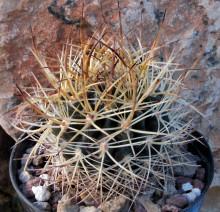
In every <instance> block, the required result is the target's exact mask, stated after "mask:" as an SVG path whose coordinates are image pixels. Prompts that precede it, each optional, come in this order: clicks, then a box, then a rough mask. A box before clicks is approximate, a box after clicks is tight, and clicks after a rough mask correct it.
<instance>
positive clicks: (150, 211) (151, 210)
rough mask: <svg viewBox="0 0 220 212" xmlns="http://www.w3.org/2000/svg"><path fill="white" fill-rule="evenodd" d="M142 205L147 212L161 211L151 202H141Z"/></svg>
mask: <svg viewBox="0 0 220 212" xmlns="http://www.w3.org/2000/svg"><path fill="white" fill-rule="evenodd" d="M142 205H143V206H144V208H145V210H146V211H147V212H160V211H161V208H160V206H159V205H157V204H154V203H153V202H152V201H151V200H149V201H145V202H142Z"/></svg>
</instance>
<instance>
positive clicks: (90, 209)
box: [80, 206, 102, 212]
mask: <svg viewBox="0 0 220 212" xmlns="http://www.w3.org/2000/svg"><path fill="white" fill-rule="evenodd" d="M80 212H102V211H101V210H100V209H97V208H96V207H95V206H90V207H84V208H82V209H81V210H80Z"/></svg>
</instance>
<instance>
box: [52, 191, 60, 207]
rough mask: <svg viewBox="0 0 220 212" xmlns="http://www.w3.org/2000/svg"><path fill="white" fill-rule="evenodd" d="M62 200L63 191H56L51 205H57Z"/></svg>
mask: <svg viewBox="0 0 220 212" xmlns="http://www.w3.org/2000/svg"><path fill="white" fill-rule="evenodd" d="M61 198H62V192H61V191H56V192H53V193H51V197H50V204H51V205H54V204H57V203H58V201H59V200H61Z"/></svg>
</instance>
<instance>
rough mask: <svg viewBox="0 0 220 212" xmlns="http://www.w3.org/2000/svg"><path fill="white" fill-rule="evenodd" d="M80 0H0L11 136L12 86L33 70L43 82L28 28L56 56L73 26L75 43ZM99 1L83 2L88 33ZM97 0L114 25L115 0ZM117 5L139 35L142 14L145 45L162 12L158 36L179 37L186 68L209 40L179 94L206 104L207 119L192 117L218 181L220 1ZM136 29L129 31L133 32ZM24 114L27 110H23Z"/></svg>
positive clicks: (3, 109) (5, 123) (0, 110)
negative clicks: (209, 151) (207, 143)
mask: <svg viewBox="0 0 220 212" xmlns="http://www.w3.org/2000/svg"><path fill="white" fill-rule="evenodd" d="M80 2H81V1H79V0H44V1H35V0H21V1H14V0H2V1H1V2H0V8H1V14H0V34H1V37H0V73H1V78H0V115H1V120H0V124H1V125H2V127H3V128H4V129H5V131H6V132H7V133H8V134H9V135H10V136H12V137H13V138H14V139H16V138H17V137H18V135H19V134H20V132H17V131H15V130H14V129H13V128H12V127H11V125H10V124H9V123H10V121H11V120H10V118H11V117H12V116H13V115H14V114H15V113H16V110H13V111H11V109H12V108H13V107H14V106H16V105H17V104H19V103H20V102H21V101H22V100H21V96H20V94H19V92H18V91H17V89H16V84H17V85H19V86H21V87H22V86H28V85H30V84H32V83H33V78H31V72H33V73H34V74H35V75H36V76H38V79H39V80H40V81H42V82H44V77H43V76H42V74H41V72H40V69H39V66H38V65H37V62H36V60H35V59H34V57H33V56H32V55H31V54H30V51H29V50H28V48H30V47H32V44H31V29H30V26H31V27H32V30H33V35H34V37H35V41H36V44H37V47H38V48H39V49H40V51H41V52H42V53H44V54H46V55H48V54H49V53H47V52H50V54H51V55H56V51H57V49H60V47H61V46H62V45H63V44H64V43H65V41H66V39H67V36H68V34H69V32H70V31H71V27H72V31H71V37H72V38H74V41H75V42H76V43H79V31H78V25H79V17H80V14H81V5H80V4H81V3H80ZM99 2H100V1H98V0H86V1H85V14H86V15H85V20H84V22H85V24H84V25H85V29H86V33H87V35H88V36H89V35H91V33H92V31H93V30H94V29H95V26H99V24H100V23H101V21H102V12H101V10H100V3H99ZM101 2H102V7H103V14H104V16H105V18H106V19H107V20H108V21H111V23H112V24H113V25H114V26H115V27H118V25H119V24H118V22H117V19H118V17H117V1H116V0H105V1H101ZM120 6H121V11H122V19H123V20H122V22H123V26H124V32H125V33H127V32H128V31H129V30H131V29H134V26H135V32H136V33H137V34H138V31H139V26H140V25H141V24H140V23H141V22H140V20H141V14H142V15H143V23H144V24H143V34H142V42H143V44H144V45H146V46H148V47H150V45H151V44H152V42H153V39H154V38H155V35H156V33H157V31H158V28H159V25H160V22H161V20H162V17H163V14H164V11H165V10H166V21H165V26H164V30H163V36H162V38H163V39H161V40H162V41H163V40H164V42H168V41H175V40H177V39H180V42H179V45H180V47H182V48H183V49H184V51H183V59H182V63H183V64H184V66H185V67H186V68H189V67H190V66H191V65H192V64H193V61H195V59H196V58H197V57H198V55H199V54H200V51H201V49H202V47H203V45H204V43H205V41H206V40H207V45H206V47H205V51H204V53H203V55H202V58H201V59H200V62H199V63H198V65H197V67H196V68H197V69H199V70H193V71H191V72H189V74H188V78H187V80H185V83H186V84H187V87H188V90H185V91H184V92H183V93H182V95H183V96H184V97H186V98H188V100H189V101H190V102H194V103H195V104H196V105H197V106H200V105H204V104H205V103H207V104H206V105H205V106H203V107H201V108H200V111H201V112H203V113H204V114H205V116H206V117H207V119H204V118H202V117H201V116H200V115H198V114H193V115H192V116H191V117H193V118H195V128H196V129H198V130H199V131H201V132H202V133H203V134H204V135H205V136H207V137H208V138H209V140H210V144H211V146H212V150H213V152H214V155H215V167H216V175H215V177H214V181H213V185H219V184H220V160H219V159H220V143H219V137H220V113H219V108H218V107H219V105H220V70H219V63H220V60H219V59H220V45H219V43H220V39H219V33H220V18H219V13H220V2H219V1H214V0H192V1H175V2H173V1H169V0H164V1H159V0H156V1H153V0H149V1H147V0H142V1H141V0H137V1H133V0H121V1H120ZM135 32H132V33H131V34H130V35H135ZM133 37H134V36H133ZM180 47H179V48H180ZM161 59H163V58H161ZM28 112H29V111H26V113H27V114H28ZM191 117H189V118H191Z"/></svg>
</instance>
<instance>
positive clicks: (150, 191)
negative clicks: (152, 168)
mask: <svg viewBox="0 0 220 212" xmlns="http://www.w3.org/2000/svg"><path fill="white" fill-rule="evenodd" d="M155 190H156V189H155V188H147V189H146V190H145V191H144V192H143V195H144V196H147V197H149V198H150V197H152V196H153V194H154V192H155Z"/></svg>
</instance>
